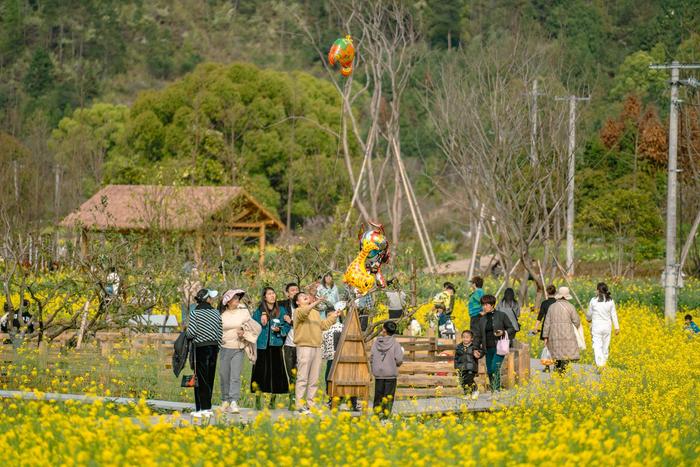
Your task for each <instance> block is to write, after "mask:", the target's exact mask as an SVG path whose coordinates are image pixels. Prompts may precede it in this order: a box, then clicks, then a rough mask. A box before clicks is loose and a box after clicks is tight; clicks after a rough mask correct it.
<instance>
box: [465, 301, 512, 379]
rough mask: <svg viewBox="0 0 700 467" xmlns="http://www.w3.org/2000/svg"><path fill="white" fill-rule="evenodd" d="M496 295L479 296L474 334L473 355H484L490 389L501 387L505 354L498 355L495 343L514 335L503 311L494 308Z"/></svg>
mask: <svg viewBox="0 0 700 467" xmlns="http://www.w3.org/2000/svg"><path fill="white" fill-rule="evenodd" d="M495 305H496V297H494V296H493V295H484V296H483V297H481V306H482V308H483V309H482V311H481V316H480V317H479V321H478V322H477V326H476V333H475V334H474V348H475V349H476V350H475V351H474V352H475V353H474V356H475V357H477V358H479V357H482V356H486V372H487V373H488V375H489V383H490V385H491V390H492V391H500V389H501V364H502V363H503V359H504V358H505V355H498V352H496V343H497V342H498V340H499V339H502V338H503V337H505V335H506V333H507V334H508V338H509V339H512V338H513V337H515V328H513V324H512V323H511V322H510V319H508V316H506V314H505V313H502V312H500V311H496V310H495Z"/></svg>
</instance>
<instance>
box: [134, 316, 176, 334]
mask: <svg viewBox="0 0 700 467" xmlns="http://www.w3.org/2000/svg"><path fill="white" fill-rule="evenodd" d="M129 326H135V327H140V328H146V329H148V330H151V331H153V332H177V331H178V322H177V318H176V317H175V316H173V315H168V316H166V315H139V316H136V317H134V318H131V319H130V320H129Z"/></svg>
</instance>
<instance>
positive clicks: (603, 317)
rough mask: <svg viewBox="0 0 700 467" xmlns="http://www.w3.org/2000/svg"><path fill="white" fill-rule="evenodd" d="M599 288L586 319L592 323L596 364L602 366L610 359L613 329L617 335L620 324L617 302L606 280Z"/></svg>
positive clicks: (590, 303)
mask: <svg viewBox="0 0 700 467" xmlns="http://www.w3.org/2000/svg"><path fill="white" fill-rule="evenodd" d="M597 289H598V294H597V295H596V296H595V297H593V298H592V299H591V301H590V302H589V304H588V311H587V312H586V319H587V320H588V322H589V323H591V336H592V337H593V355H594V356H595V364H596V365H597V366H598V367H599V368H601V367H604V366H605V364H606V363H607V361H608V351H609V349H610V336H611V334H612V330H613V328H615V335H617V334H619V333H620V324H619V323H618V322H617V311H616V310H615V302H614V301H613V299H612V298H610V290H608V286H607V285H606V284H605V282H600V283H598V286H597Z"/></svg>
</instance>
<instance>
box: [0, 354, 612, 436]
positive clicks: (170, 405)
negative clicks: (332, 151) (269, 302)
mask: <svg viewBox="0 0 700 467" xmlns="http://www.w3.org/2000/svg"><path fill="white" fill-rule="evenodd" d="M530 364H531V371H532V374H531V381H533V382H534V381H539V382H540V383H544V384H534V385H531V384H529V385H528V386H526V387H532V388H533V390H535V391H538V392H543V397H545V396H546V391H545V389H546V386H547V384H549V383H550V382H551V381H552V376H551V374H548V373H543V372H542V369H543V367H542V365H541V364H540V362H539V360H536V359H531V362H530ZM570 371H571V372H572V373H573V374H574V375H575V377H576V378H578V379H582V380H583V381H584V382H590V381H595V380H598V379H599V375H598V374H597V372H596V371H595V369H594V368H593V367H592V366H590V365H580V364H573V365H572V366H571V370H570ZM515 396H516V389H511V390H506V391H502V392H499V393H496V394H491V393H489V392H486V393H481V394H480V395H479V398H478V399H477V400H471V399H469V398H466V397H461V396H451V397H437V398H415V399H399V400H397V401H396V402H395V403H394V411H393V413H394V414H395V415H400V416H408V417H411V416H422V415H426V416H428V415H442V414H451V413H479V412H488V411H493V410H501V409H503V408H506V407H508V406H509V405H511V404H513V403H514V402H515ZM0 398H14V399H23V400H37V399H43V400H55V401H67V400H72V401H78V402H83V403H93V402H95V401H101V402H103V403H108V402H112V403H114V404H125V405H135V404H137V403H138V399H133V398H128V397H99V396H87V395H82V394H60V393H39V394H37V393H35V392H25V391H2V390H0ZM146 404H147V405H148V406H149V407H151V408H152V409H153V410H157V411H162V412H179V413H180V415H179V416H174V415H172V414H167V415H165V417H166V420H168V421H169V422H171V423H173V425H174V426H180V425H182V424H192V423H194V424H198V423H201V421H200V420H201V419H198V420H193V418H192V416H191V415H190V412H192V411H194V404H193V403H188V402H174V401H164V400H155V399H148V400H146ZM341 410H342V408H341ZM214 412H215V414H214V416H212V417H211V418H210V419H209V421H208V423H209V424H240V423H242V424H246V423H251V422H252V421H254V420H255V419H256V418H257V417H258V416H259V415H260V414H261V413H263V411H257V410H254V409H249V408H241V413H240V414H217V413H216V410H215V411H214ZM264 412H266V413H268V414H269V416H270V417H271V419H273V420H276V419H279V418H282V417H304V416H307V415H300V414H299V413H297V412H293V411H289V410H287V409H273V410H266V411H264ZM324 412H326V413H328V409H326V408H325V407H324V409H322V411H321V412H320V413H321V414H323V413H324ZM352 415H353V416H358V417H359V416H362V415H363V413H362V412H352ZM159 418H160V417H157V416H154V421H156V420H157V419H159Z"/></svg>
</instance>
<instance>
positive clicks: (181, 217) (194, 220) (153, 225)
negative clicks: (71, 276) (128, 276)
mask: <svg viewBox="0 0 700 467" xmlns="http://www.w3.org/2000/svg"><path fill="white" fill-rule="evenodd" d="M60 225H61V226H62V227H68V228H78V229H80V231H81V240H82V250H83V254H84V255H87V252H88V244H89V234H90V233H91V232H122V233H131V232H143V233H145V232H149V231H158V232H172V233H175V232H179V233H186V234H191V235H193V236H194V238H195V261H196V262H199V261H200V260H201V254H202V251H201V250H202V241H203V237H204V235H206V232H207V231H210V230H211V229H217V230H218V231H221V234H222V235H224V236H230V237H247V238H258V240H259V242H260V267H261V268H262V266H263V263H264V258H265V233H266V231H267V229H272V230H280V231H281V230H284V229H285V226H284V224H283V223H282V222H280V220H279V219H277V217H276V216H275V215H274V214H273V213H272V212H270V211H268V210H267V209H265V208H264V207H263V206H262V205H261V204H260V203H258V202H257V201H256V200H255V199H254V198H253V197H252V196H250V195H249V194H248V193H246V192H245V190H243V189H242V188H240V187H223V186H222V187H213V186H182V187H180V186H157V185H107V186H105V187H104V188H102V189H101V190H100V191H98V192H97V193H95V194H94V195H93V196H92V197H91V198H90V199H88V200H87V201H85V202H84V203H83V204H82V206H80V208H78V209H77V210H76V211H74V212H73V213H71V214H69V215H68V216H67V217H66V218H65V219H63V220H62V221H61V223H60Z"/></svg>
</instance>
